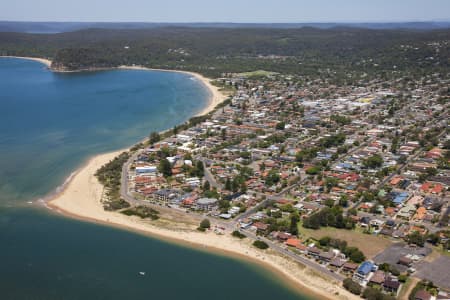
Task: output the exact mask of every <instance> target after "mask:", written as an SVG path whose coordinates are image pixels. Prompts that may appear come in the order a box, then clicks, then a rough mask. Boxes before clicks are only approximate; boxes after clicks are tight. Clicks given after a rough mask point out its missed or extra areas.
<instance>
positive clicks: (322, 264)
mask: <svg viewBox="0 0 450 300" xmlns="http://www.w3.org/2000/svg"><path fill="white" fill-rule="evenodd" d="M223 75H224V76H223V77H222V78H219V79H216V80H215V81H214V82H213V84H214V85H216V86H217V87H219V88H220V89H221V91H222V92H224V93H226V94H227V95H228V98H227V100H225V101H223V102H222V103H221V104H219V105H218V106H217V107H216V109H215V110H214V111H212V112H210V113H209V114H207V115H204V116H198V117H194V118H192V119H190V120H189V121H188V122H187V123H185V124H182V125H179V126H175V127H174V128H173V129H170V130H167V131H166V132H163V133H156V132H153V133H151V134H150V136H149V139H148V141H145V142H143V143H140V144H138V145H136V146H135V147H133V148H132V149H131V150H130V151H129V152H128V153H124V154H122V155H121V156H119V159H115V160H113V161H112V162H111V163H109V164H107V165H106V166H104V167H103V168H101V169H100V170H99V171H98V172H97V176H98V177H99V179H100V181H101V182H102V183H103V184H104V185H105V189H104V190H103V194H102V203H103V206H104V208H105V209H106V210H117V211H120V212H122V213H123V214H125V215H135V216H137V218H148V219H151V220H157V219H159V218H160V216H161V214H166V215H167V214H168V215H170V214H172V213H173V214H176V215H177V216H182V215H184V216H185V217H188V218H191V219H193V220H197V221H198V223H199V224H200V225H199V227H198V230H199V231H201V232H202V231H203V232H205V231H207V232H209V231H211V232H214V234H216V235H218V236H222V235H232V236H233V237H234V238H236V239H246V240H251V241H252V242H253V245H254V246H255V247H257V248H259V249H262V250H260V251H263V252H264V251H267V250H264V249H270V250H271V251H275V252H277V253H279V254H280V255H283V256H285V257H287V258H289V259H290V260H292V261H295V262H297V263H299V264H301V265H304V266H307V267H308V268H311V269H313V270H314V271H315V272H317V273H320V274H322V276H324V277H325V278H327V279H330V280H333V281H335V282H340V283H341V284H342V285H343V287H344V288H345V289H347V290H348V291H350V292H351V293H353V294H355V295H361V297H364V298H367V299H394V298H397V297H398V298H399V299H407V298H408V297H409V299H448V298H449V297H450V296H449V294H448V291H450V273H449V271H448V270H450V255H449V248H450V240H449V239H450V228H449V215H450V206H449V202H450V197H449V195H448V188H449V186H450V171H449V169H450V135H449V132H448V117H449V116H448V100H449V90H448V86H449V84H450V82H449V81H448V79H442V78H441V76H440V75H439V74H432V75H425V76H424V77H423V78H421V80H417V81H411V80H410V79H408V78H399V79H398V80H396V81H388V80H386V81H383V80H370V81H364V80H361V81H360V82H359V84H358V86H352V87H349V86H343V87H341V86H337V85H332V84H329V83H328V82H327V81H326V80H325V79H323V80H321V79H316V80H314V81H307V80H306V79H304V78H301V77H296V76H294V75H292V76H288V75H281V74H277V73H270V72H264V71H258V72H251V73H246V74H223ZM111 165H114V168H115V170H116V172H115V173H114V172H112V171H111V170H112V167H111ZM108 166H109V168H108ZM110 171H111V172H112V173H114V174H115V175H113V177H114V180H111V175H109V177H108V176H106V175H104V174H105V172H106V173H108V172H110ZM108 174H109V173H108ZM111 182H113V183H112V184H111ZM160 212H161V214H160ZM180 218H182V217H180ZM205 234H206V233H205ZM377 297H378V298H377Z"/></svg>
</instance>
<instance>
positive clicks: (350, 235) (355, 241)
mask: <svg viewBox="0 0 450 300" xmlns="http://www.w3.org/2000/svg"><path fill="white" fill-rule="evenodd" d="M299 232H300V234H301V235H302V238H303V239H306V238H308V237H311V238H314V239H320V238H322V237H324V236H329V237H331V238H338V239H341V240H344V241H347V243H348V245H349V246H354V247H358V248H359V249H360V250H361V251H362V252H363V253H364V255H365V256H366V257H367V258H372V257H374V256H375V255H377V254H378V253H379V252H381V251H383V250H384V249H386V247H388V246H389V245H391V244H392V242H391V241H390V240H388V239H386V238H383V237H378V236H375V235H369V234H364V233H362V231H360V230H358V229H356V230H345V229H336V228H333V227H326V228H321V229H318V230H313V229H307V228H304V227H301V226H300V227H299Z"/></svg>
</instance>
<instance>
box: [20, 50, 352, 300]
mask: <svg viewBox="0 0 450 300" xmlns="http://www.w3.org/2000/svg"><path fill="white" fill-rule="evenodd" d="M18 58H23V59H32V60H35V61H39V62H41V63H43V64H45V65H46V66H50V65H51V61H49V60H46V59H39V58H27V57H18ZM120 69H134V70H157V69H149V68H145V67H138V66H121V67H120ZM158 71H167V72H169V71H168V70H158ZM176 72H182V71H176ZM183 73H188V74H190V75H192V76H195V77H196V78H197V79H198V80H201V82H202V83H203V84H205V86H206V87H207V88H208V89H209V90H210V91H211V98H210V101H209V103H208V105H207V106H206V107H205V108H204V109H203V110H202V111H201V112H200V113H199V115H203V114H207V113H209V112H210V111H212V110H213V109H214V108H215V106H216V105H217V104H219V103H221V102H222V101H224V100H225V99H226V96H225V95H223V94H222V93H221V92H220V91H219V89H218V88H217V87H215V86H213V85H212V84H211V83H210V80H209V79H207V78H205V77H203V76H201V75H200V74H197V73H192V72H183ZM125 150H127V149H125ZM125 150H120V151H115V152H110V153H106V154H100V155H97V156H94V157H92V158H91V159H90V160H89V161H88V162H87V163H86V164H85V165H84V166H82V167H81V168H80V169H78V170H77V171H76V172H74V174H73V175H71V177H70V180H68V181H67V182H66V183H65V184H64V186H63V187H62V188H60V190H58V192H57V193H55V194H54V195H52V196H51V197H49V198H48V199H47V200H48V202H46V205H47V207H48V208H50V209H52V210H53V211H55V212H58V213H61V214H63V215H65V216H68V217H73V218H77V219H81V220H84V221H89V222H95V223H101V224H106V225H108V226H115V227H120V228H123V229H127V230H132V231H134V232H138V233H142V234H146V235H149V236H152V237H155V238H159V239H162V240H166V241H169V242H174V243H177V244H182V245H184V246H188V247H195V248H196V249H199V250H201V251H208V252H210V251H213V252H215V253H218V254H221V255H227V256H232V257H235V258H237V259H245V260H251V261H252V262H255V263H257V264H260V265H261V266H262V267H264V268H265V269H266V270H268V271H269V272H271V273H272V274H276V275H277V276H278V277H279V278H281V279H282V281H283V282H285V283H286V284H287V285H289V286H290V287H291V288H293V289H295V290H297V291H299V292H301V293H302V294H304V295H305V294H306V295H311V296H313V297H314V298H320V299H359V297H357V296H354V295H352V294H351V293H349V292H348V291H346V290H345V289H344V288H342V287H341V285H340V283H338V282H332V281H330V280H329V279H324V278H322V277H321V275H320V274H316V273H315V272H314V271H312V270H311V269H309V268H306V267H304V266H300V265H298V264H297V263H296V262H294V261H292V260H290V259H287V258H285V257H282V256H280V255H279V254H278V253H276V252H274V251H272V250H270V249H269V250H265V251H264V250H258V249H256V248H255V247H253V246H252V245H251V243H250V241H248V239H244V240H238V239H236V238H234V237H232V236H231V235H230V234H226V235H217V234H215V233H214V232H207V233H201V232H198V231H197V230H195V226H189V225H186V226H184V228H182V227H180V226H178V227H176V226H175V227H167V226H158V222H156V223H154V222H152V221H148V220H142V219H140V218H137V217H129V216H125V215H123V214H120V213H117V212H108V211H105V210H104V209H103V206H102V203H101V197H102V193H103V186H102V185H101V184H100V183H99V181H98V180H97V178H96V177H95V176H94V174H95V172H96V171H97V170H98V169H99V168H100V167H101V166H102V165H104V164H106V163H107V162H109V161H110V160H112V159H113V158H114V157H116V156H117V155H119V154H120V153H121V152H123V151H125ZM212 224H213V225H214V222H212Z"/></svg>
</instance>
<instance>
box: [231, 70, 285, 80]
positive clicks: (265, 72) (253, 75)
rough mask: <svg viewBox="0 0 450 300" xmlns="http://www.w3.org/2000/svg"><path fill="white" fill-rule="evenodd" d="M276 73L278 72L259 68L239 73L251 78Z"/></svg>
mask: <svg viewBox="0 0 450 300" xmlns="http://www.w3.org/2000/svg"><path fill="white" fill-rule="evenodd" d="M275 74H277V73H275V72H269V71H264V70H258V71H253V72H244V73H239V74H238V75H239V76H242V77H247V78H251V77H265V76H270V75H275Z"/></svg>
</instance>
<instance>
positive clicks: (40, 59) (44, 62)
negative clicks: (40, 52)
mask: <svg viewBox="0 0 450 300" xmlns="http://www.w3.org/2000/svg"><path fill="white" fill-rule="evenodd" d="M0 57H10V58H21V59H27V60H34V61H38V62H40V63H42V64H44V65H46V66H47V67H49V68H50V66H51V65H52V61H51V60H48V59H45V58H39V57H24V56H7V55H3V56H0Z"/></svg>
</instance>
